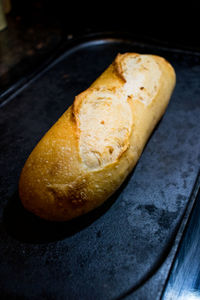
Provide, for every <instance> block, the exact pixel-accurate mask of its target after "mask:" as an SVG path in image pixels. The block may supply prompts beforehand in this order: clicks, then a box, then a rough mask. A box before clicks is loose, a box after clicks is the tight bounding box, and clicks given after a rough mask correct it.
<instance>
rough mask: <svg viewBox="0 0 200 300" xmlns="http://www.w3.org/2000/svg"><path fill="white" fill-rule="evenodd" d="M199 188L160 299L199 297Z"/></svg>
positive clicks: (182, 299)
mask: <svg viewBox="0 0 200 300" xmlns="http://www.w3.org/2000/svg"><path fill="white" fill-rule="evenodd" d="M199 216H200V190H199V192H198V195H197V201H196V203H195V206H194V208H193V211H192V214H191V217H190V218H189V222H188V225H187V227H186V232H185V233H184V236H183V239H182V241H181V243H180V247H179V249H178V252H177V256H176V259H175V261H174V263H173V267H172V270H171V273H170V277H169V280H168V282H167V286H166V289H165V291H164V294H163V297H162V300H173V299H177V300H187V299H188V300H195V299H200V261H199V256H200V218H199Z"/></svg>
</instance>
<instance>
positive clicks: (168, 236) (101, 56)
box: [0, 38, 200, 300]
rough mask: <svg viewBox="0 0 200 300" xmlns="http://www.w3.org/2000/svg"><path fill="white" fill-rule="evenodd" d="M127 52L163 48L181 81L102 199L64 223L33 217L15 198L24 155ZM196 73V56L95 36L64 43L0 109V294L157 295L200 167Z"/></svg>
mask: <svg viewBox="0 0 200 300" xmlns="http://www.w3.org/2000/svg"><path fill="white" fill-rule="evenodd" d="M126 51H139V52H145V53H147V52H148V53H149V52H151V53H155V54H161V55H164V56H165V57H166V58H167V59H168V60H169V61H170V62H171V63H172V65H173V66H174V68H175V70H176V73H177V85H176V88H175V91H174V93H173V96H172V99H171V102H170V104H169V107H168V109H167V112H166V114H165V116H164V117H163V119H162V120H161V122H160V123H159V124H158V126H157V128H156V129H155V131H154V133H153V134H152V136H151V138H150V140H149V142H148V144H147V146H146V147H145V150H144V152H143V154H142V157H141V159H140V161H139V162H138V164H137V166H136V167H135V169H134V171H133V172H132V174H131V175H130V176H129V178H128V180H127V181H126V182H125V184H124V185H123V187H122V188H121V189H120V191H119V192H118V193H116V194H115V195H114V196H113V197H112V198H111V199H109V200H108V201H107V202H106V203H105V205H103V206H102V207H101V208H100V209H98V210H97V211H95V212H92V213H91V214H89V215H88V216H85V217H83V218H80V219H78V220H75V221H73V222H70V223H64V224H54V223H48V222H45V221H42V220H39V219H37V218H36V217H34V216H32V215H30V214H29V213H27V212H25V211H24V210H23V208H22V207H21V204H20V202H19V199H18V194H17V184H18V178H19V174H20V171H21V168H22V166H23V164H24V162H25V159H26V158H27V156H28V154H29V153H30V151H31V150H32V148H33V147H34V146H35V144H36V143H37V141H38V140H39V139H40V138H41V137H42V135H43V134H44V133H45V132H46V130H48V128H49V127H50V126H51V125H52V124H53V123H54V122H55V121H56V120H57V119H58V117H59V116H60V115H61V114H62V113H63V112H64V111H65V110H66V108H67V107H68V106H69V105H70V104H71V103H72V102H73V98H74V96H75V95H76V94H77V93H79V92H81V91H82V90H83V89H85V88H87V87H88V85H89V84H90V83H91V82H92V81H93V80H94V79H95V78H96V77H97V76H98V75H99V74H100V73H101V72H102V71H103V70H104V69H105V68H106V67H107V66H108V64H109V63H110V62H111V61H112V60H113V59H114V57H115V55H116V54H117V53H118V52H121V53H123V52H126ZM199 77H200V56H199V55H198V54H186V53H185V54H184V53H183V52H177V51H175V52H173V51H167V50H166V49H161V48H157V47H152V46H149V45H145V44H139V43H136V42H134V41H133V40H130V39H128V40H127V39H119V38H118V39H116V38H115V39H103V38H101V39H100V38H99V39H97V40H95V39H94V40H91V41H89V42H87V43H83V41H82V42H81V43H80V44H77V45H76V46H75V45H73V47H72V48H68V50H67V51H66V53H65V54H64V55H63V56H62V57H61V59H59V60H58V61H57V62H56V64H54V65H53V66H52V68H51V69H49V70H47V71H46V72H45V73H43V75H41V76H40V77H39V78H37V79H36V80H35V81H34V82H32V83H31V84H30V85H28V86H26V88H24V89H23V90H22V91H21V92H20V93H19V94H17V95H15V96H13V97H12V99H11V100H10V101H9V102H7V104H5V105H4V106H2V107H1V109H0V120H1V121H0V122H1V123H0V126H1V127H0V132H1V148H0V150H1V159H0V176H1V179H0V182H1V210H0V256H1V258H2V260H1V264H0V274H1V276H0V290H1V295H2V298H1V299H4V298H5V299H7V298H6V297H8V296H9V299H16V297H18V298H19V299H37V300H38V299H59V300H60V299H116V298H118V297H121V296H123V295H125V294H126V293H128V292H129V291H130V292H132V293H131V296H130V297H131V298H132V299H144V294H146V298H145V299H147V300H148V299H149V300H150V299H152V293H151V292H150V290H151V291H152V290H153V291H154V299H157V297H158V295H159V294H160V291H161V289H162V287H163V285H164V282H165V280H166V277H167V272H168V271H169V268H170V264H171V260H172V259H173V255H172V256H171V259H169V258H168V254H169V253H170V250H171V249H172V248H173V247H174V243H175V236H176V233H177V230H178V229H179V226H180V222H181V220H182V217H183V215H184V212H185V210H186V208H187V205H188V203H189V199H190V195H191V193H192V190H193V187H194V184H195V180H196V178H197V174H198V169H199V164H200V153H199V149H200V138H199V135H200V125H199V124H200V123H199V116H200V85H199ZM162 268H164V270H165V272H162V271H161V272H160V271H158V270H162ZM157 272H160V273H159V274H160V277H159V278H158V277H157V279H156V280H155V281H151V280H152V278H156V273H157ZM148 280H150V281H151V282H152V284H151V285H152V286H153V288H152V287H151V286H148V284H146V283H145V284H146V290H145V289H143V290H142V291H141V294H140V293H139V292H138V290H140V289H141V286H143V284H144V282H148ZM145 284H144V286H145ZM134 295H135V296H134ZM131 298H130V299H131Z"/></svg>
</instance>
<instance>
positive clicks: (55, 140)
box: [19, 53, 175, 221]
mask: <svg viewBox="0 0 200 300" xmlns="http://www.w3.org/2000/svg"><path fill="white" fill-rule="evenodd" d="M136 56H137V59H138V60H140V59H141V60H144V61H145V59H150V60H154V61H155V63H156V65H157V66H158V67H159V70H160V74H161V75H160V76H159V79H158V80H157V82H156V83H157V89H156V91H155V93H154V94H153V98H151V99H150V98H149V99H150V101H148V103H144V102H142V101H141V100H140V99H139V97H138V98H134V93H133V95H132V94H131V95H130V94H129V92H130V91H131V90H130V88H129V87H128V88H127V89H126V87H127V84H128V83H129V79H128V80H127V77H126V75H127V74H125V73H124V63H126V62H128V61H129V59H132V58H133V57H136ZM131 63H133V62H131ZM138 63H140V61H138ZM133 65H134V63H133ZM143 66H144V64H143ZM152 66H154V64H153V62H152ZM155 69H157V67H155ZM131 72H132V71H131ZM137 72H138V71H137ZM141 72H146V71H144V70H143V71H141ZM151 72H152V70H151ZM156 72H157V71H156ZM157 73H158V72H157ZM142 74H143V73H142ZM144 74H145V76H146V74H147V73H144ZM145 80H146V81H144V82H147V81H148V78H146V77H145ZM138 82H139V83H138V84H140V86H139V88H138V91H140V90H141V91H143V89H145V86H144V85H141V82H142V81H138ZM147 83H148V82H147ZM134 84H135V83H134ZM174 85H175V72H174V70H173V68H172V67H171V65H170V64H169V63H168V62H167V61H165V60H164V59H163V58H161V57H158V56H154V55H148V56H146V57H144V56H142V55H139V54H135V53H126V54H120V55H118V56H117V57H116V59H115V61H114V63H113V64H111V65H110V66H109V67H108V69H107V70H106V71H105V72H104V73H103V74H102V75H101V76H100V77H99V78H98V79H97V80H96V81H95V82H94V83H93V84H92V85H91V87H90V88H89V89H87V90H86V91H84V92H83V93H81V94H79V95H78V96H77V97H76V98H75V101H74V104H73V105H72V106H71V107H69V108H68V110H67V111H66V112H65V113H64V114H63V115H62V116H61V118H60V119H59V120H58V121H57V122H56V123H55V124H54V126H52V128H51V129H50V130H49V131H48V132H47V133H46V134H45V136H44V137H43V138H42V139H41V141H40V142H39V143H38V145H37V146H36V147H35V149H34V150H33V151H32V153H31V154H30V156H29V158H28V159H27V161H26V163H25V166H24V168H23V170H22V173H21V176H20V181H19V195H20V198H21V201H22V203H23V205H24V207H25V208H26V209H28V210H29V211H31V212H33V213H35V214H36V215H38V216H40V217H42V218H44V219H47V220H55V221H66V220H70V219H72V218H75V217H77V216H80V215H82V214H85V213H87V212H89V211H91V210H92V209H94V208H96V207H98V206H99V205H101V204H102V203H103V202H104V201H105V200H106V199H107V198H108V197H110V196H111V195H112V194H113V193H114V192H115V191H116V190H117V189H118V188H119V186H120V185H121V184H122V182H123V181H124V180H125V178H126V177H127V175H128V174H129V173H130V171H131V170H132V169H133V167H134V166H135V164H136V162H137V161H138V159H139V157H140V155H141V153H142V150H143V148H144V145H145V143H146V141H147V139H148V137H149V136H150V134H151V132H152V130H153V128H154V127H155V125H156V124H157V122H158V121H159V119H160V118H161V117H162V115H163V113H164V111H165V109H166V107H167V104H168V102H169V99H170V96H171V93H172V91H173V88H174ZM141 88H142V89H141ZM102 89H103V90H105V89H106V91H108V93H110V94H111V98H112V97H115V96H116V95H119V94H120V93H121V94H122V95H123V99H125V100H123V101H126V102H127V103H128V106H127V109H129V108H128V107H130V110H131V120H132V123H131V124H132V125H131V129H130V134H129V136H128V140H127V142H125V141H124V142H125V144H126V147H124V148H123V147H122V151H121V152H119V155H116V157H115V156H114V155H113V156H112V151H113V149H115V147H116V144H113V140H112V139H111V141H112V143H111V144H106V147H107V146H108V153H107V154H106V155H111V159H110V160H108V159H107V156H105V157H106V163H105V164H104V165H103V167H102V166H101V167H98V168H96V167H95V168H94V169H93V168H90V167H88V166H87V164H86V165H85V163H84V161H83V157H82V156H83V154H82V153H81V152H80V136H81V134H82V130H81V122H82V121H80V114H81V110H82V108H83V103H84V105H85V103H86V102H85V101H88V99H89V98H88V97H90V96H91V95H93V94H92V93H93V92H94V91H95V92H96V91H97V92H98V91H101V90H102ZM139 93H140V92H138V95H140V94H139ZM121 94H120V95H121ZM151 94H152V93H151ZM145 96H146V94H145ZM149 99H148V100H149ZM89 101H92V100H91V99H89ZM95 101H96V99H95ZM109 101H110V100H109ZM113 101H114V100H113ZM117 101H118V100H117ZM120 101H121V100H120V99H119V107H120V109H121V106H120V105H123V104H122V102H123V101H122V102H120ZM126 105H127V104H126ZM114 109H115V107H114ZM86 111H87V110H86ZM114 111H115V110H114ZM124 112H126V110H124ZM94 117H95V116H94ZM99 120H100V119H99ZM100 121H101V120H100ZM121 122H122V127H123V126H124V125H123V122H125V121H124V119H123V118H122V120H121ZM114 124H116V123H114ZM128 124H129V123H128ZM104 125H105V124H104ZM127 126H130V124H129V125H127ZM128 128H129V127H128ZM107 130H108V133H109V132H110V131H109V130H110V129H109V128H107ZM86 133H87V132H86ZM109 134H110V133H109ZM122 137H123V136H122ZM120 138H121V136H120ZM83 142H84V141H83ZM109 147H112V148H109ZM89 149H90V150H91V149H93V148H92V146H91V147H90V148H89ZM102 149H103V148H102ZM102 151H103V150H102ZM110 152H111V153H110ZM102 153H103V152H102Z"/></svg>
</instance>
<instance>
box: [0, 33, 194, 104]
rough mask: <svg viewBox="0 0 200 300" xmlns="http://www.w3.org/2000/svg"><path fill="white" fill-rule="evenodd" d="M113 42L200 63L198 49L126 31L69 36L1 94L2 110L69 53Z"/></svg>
mask: <svg viewBox="0 0 200 300" xmlns="http://www.w3.org/2000/svg"><path fill="white" fill-rule="evenodd" d="M113 42H124V43H130V44H132V45H135V46H136V47H140V48H141V49H142V48H147V49H152V50H153V49H158V50H160V51H161V52H163V53H171V54H177V55H180V56H181V55H184V56H185V55H186V56H192V57H196V58H197V59H198V60H199V61H200V51H196V49H186V48H183V47H182V48H181V46H180V47H179V45H176V47H173V46H170V45H169V44H166V43H164V42H163V41H159V40H157V39H153V38H148V37H145V38H144V37H141V36H138V35H136V34H133V33H130V32H126V31H118V32H116V31H105V32H92V33H86V34H81V35H80V34H77V35H76V34H75V35H73V34H68V35H67V37H66V39H64V40H63V41H62V42H61V45H59V46H58V47H57V49H55V50H54V52H53V54H51V55H50V56H49V57H48V58H47V59H46V60H45V61H44V62H43V64H41V65H40V66H39V67H37V68H36V69H35V71H33V72H31V73H30V74H27V75H24V76H23V77H22V78H20V79H18V80H17V81H16V82H15V83H14V84H11V86H10V87H9V88H7V89H5V90H4V91H3V92H1V93H0V108H2V107H3V106H4V105H6V104H7V103H9V102H10V101H11V100H12V99H13V98H14V97H15V96H16V95H18V94H19V93H20V92H21V91H22V90H24V89H25V88H26V87H27V86H29V84H31V83H32V82H34V81H35V80H37V79H38V78H39V77H40V76H41V75H43V74H44V73H45V72H46V71H48V70H49V69H50V68H52V67H53V66H54V65H55V64H56V63H58V62H59V61H60V60H62V59H63V57H65V56H66V55H67V54H68V52H69V54H70V52H71V51H73V50H75V49H76V48H82V47H86V46H88V45H89V46H92V45H100V44H108V43H113Z"/></svg>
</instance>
